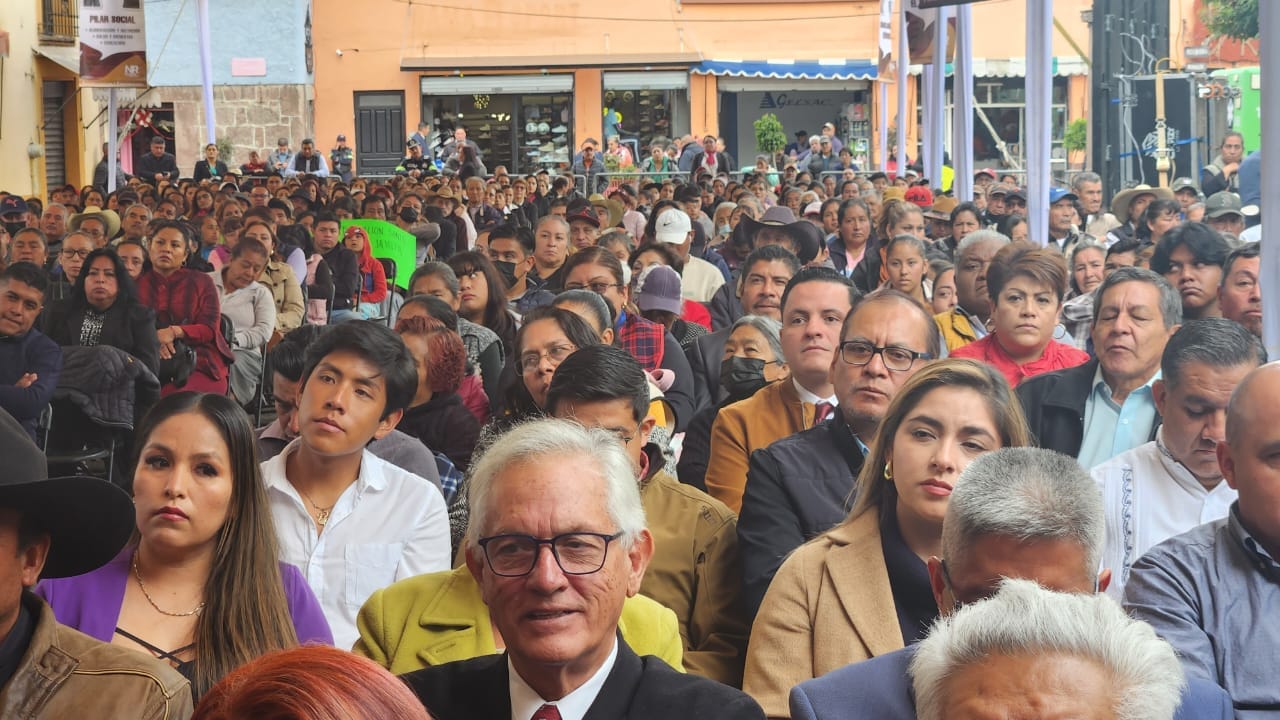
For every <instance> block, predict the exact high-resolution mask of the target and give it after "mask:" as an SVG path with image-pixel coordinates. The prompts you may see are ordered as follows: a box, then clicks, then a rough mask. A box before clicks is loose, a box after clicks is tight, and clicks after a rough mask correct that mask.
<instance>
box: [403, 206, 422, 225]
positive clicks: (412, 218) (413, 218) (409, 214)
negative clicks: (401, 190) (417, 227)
mask: <svg viewBox="0 0 1280 720" xmlns="http://www.w3.org/2000/svg"><path fill="white" fill-rule="evenodd" d="M400 219H401V220H403V221H405V222H407V223H416V222H418V211H417V210H415V209H413V208H412V207H406V208H400Z"/></svg>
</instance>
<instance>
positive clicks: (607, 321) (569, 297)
mask: <svg viewBox="0 0 1280 720" xmlns="http://www.w3.org/2000/svg"><path fill="white" fill-rule="evenodd" d="M551 304H552V305H554V306H555V307H559V308H562V307H564V306H565V305H569V304H576V305H580V306H582V307H584V308H586V309H587V310H589V311H590V312H591V316H592V320H593V322H592V323H591V324H592V329H593V330H595V331H596V332H597V333H603V332H604V331H605V330H608V329H609V328H611V327H613V313H612V312H610V311H609V303H607V302H605V299H604V297H603V296H601V295H600V294H599V293H594V292H591V291H590V290H587V289H586V288H582V289H579V290H565V291H564V292H561V293H560V294H559V295H557V296H556V299H555V300H553V301H552V302H551Z"/></svg>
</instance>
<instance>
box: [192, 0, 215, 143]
mask: <svg viewBox="0 0 1280 720" xmlns="http://www.w3.org/2000/svg"><path fill="white" fill-rule="evenodd" d="M196 34H197V35H199V38H200V39H199V42H200V77H201V85H202V86H203V90H204V93H203V94H204V132H205V140H204V141H205V143H206V144H208V143H217V142H218V136H217V132H216V131H217V125H216V123H215V122H214V118H215V117H216V115H215V113H214V110H213V49H212V43H211V42H210V40H209V0H197V1H196Z"/></svg>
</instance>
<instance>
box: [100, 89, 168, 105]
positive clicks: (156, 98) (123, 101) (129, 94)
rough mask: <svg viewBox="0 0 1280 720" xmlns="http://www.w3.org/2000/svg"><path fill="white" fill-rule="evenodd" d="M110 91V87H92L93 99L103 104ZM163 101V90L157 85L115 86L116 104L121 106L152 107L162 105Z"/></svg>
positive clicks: (105, 102)
mask: <svg viewBox="0 0 1280 720" xmlns="http://www.w3.org/2000/svg"><path fill="white" fill-rule="evenodd" d="M110 93H111V90H110V88H94V89H93V99H94V100H96V101H98V102H100V103H102V104H103V105H105V104H107V102H108V100H109V98H110ZM164 103H165V99H164V90H163V89H161V88H158V87H151V88H116V104H117V105H118V106H119V107H122V108H147V109H153V108H158V107H161V106H163V105H164Z"/></svg>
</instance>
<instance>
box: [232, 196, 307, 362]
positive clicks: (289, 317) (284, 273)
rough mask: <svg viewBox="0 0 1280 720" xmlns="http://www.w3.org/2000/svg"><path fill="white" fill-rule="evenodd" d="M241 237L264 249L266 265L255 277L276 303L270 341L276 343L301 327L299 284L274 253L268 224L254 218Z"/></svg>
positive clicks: (288, 267)
mask: <svg viewBox="0 0 1280 720" xmlns="http://www.w3.org/2000/svg"><path fill="white" fill-rule="evenodd" d="M243 239H244V240H253V241H256V242H258V243H261V244H262V246H263V247H264V248H266V249H267V264H266V266H264V267H263V268H262V274H261V275H259V276H258V282H259V283H261V284H262V285H263V286H265V287H266V288H267V289H268V290H270V291H271V299H272V300H273V301H274V302H275V306H276V325H275V328H274V329H273V330H272V332H271V342H270V343H268V345H270V344H272V343H275V342H278V341H279V340H280V338H281V337H283V336H284V335H285V333H288V332H289V331H291V330H293V329H295V328H298V327H301V326H302V318H303V313H304V312H305V306H304V304H303V302H304V301H303V297H302V285H301V284H299V282H298V276H297V275H295V274H294V272H293V267H292V266H290V265H289V263H287V262H285V261H284V260H282V259H280V257H279V256H278V254H277V253H278V245H277V243H276V236H275V233H274V232H272V230H271V226H270V225H268V224H266V223H265V222H263V221H261V220H257V219H252V220H250V221H249V223H248V224H247V225H246V226H245V228H244V232H243Z"/></svg>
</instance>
